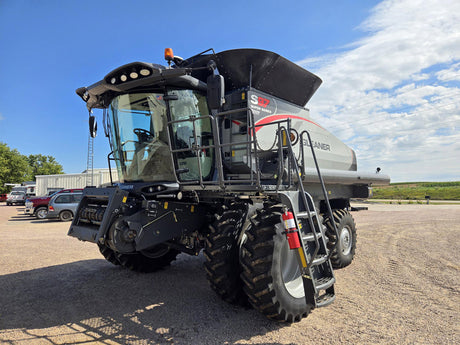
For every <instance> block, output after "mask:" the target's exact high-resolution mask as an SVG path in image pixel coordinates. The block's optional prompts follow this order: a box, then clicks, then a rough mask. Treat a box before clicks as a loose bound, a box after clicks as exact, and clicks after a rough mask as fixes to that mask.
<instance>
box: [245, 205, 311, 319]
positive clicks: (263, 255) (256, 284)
mask: <svg viewBox="0 0 460 345" xmlns="http://www.w3.org/2000/svg"><path fill="white" fill-rule="evenodd" d="M282 207H283V205H268V207H267V205H266V207H265V208H264V209H262V210H258V211H257V214H256V215H255V216H254V217H253V218H252V219H251V223H252V225H251V226H250V227H249V229H248V230H247V231H246V235H247V239H246V242H245V243H244V244H243V250H242V258H241V265H242V267H243V273H242V274H241V277H242V279H243V282H244V284H245V286H244V291H245V292H246V294H247V296H248V297H249V302H250V303H251V304H252V306H253V307H254V308H255V309H257V310H259V311H260V312H261V313H262V314H264V315H265V316H266V317H268V318H269V319H271V320H275V321H281V322H297V321H300V320H301V319H302V318H303V317H306V316H307V315H308V314H309V313H310V311H311V309H312V306H310V305H307V303H306V300H305V291H304V289H303V281H302V277H301V275H300V269H299V266H298V263H297V259H296V257H295V255H296V254H295V253H293V252H292V251H290V249H289V245H288V242H287V240H286V237H285V235H284V234H282V232H283V231H284V229H283V225H282V223H281V215H282Z"/></svg>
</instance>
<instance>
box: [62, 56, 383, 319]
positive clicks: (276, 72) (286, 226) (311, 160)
mask: <svg viewBox="0 0 460 345" xmlns="http://www.w3.org/2000/svg"><path fill="white" fill-rule="evenodd" d="M165 57H166V60H167V62H168V66H166V67H165V66H162V65H157V64H152V63H143V62H133V63H130V64H127V65H124V66H121V67H119V68H117V69H115V70H113V71H112V72H110V73H109V74H107V75H106V76H105V77H104V78H103V79H102V80H101V81H99V82H97V83H95V84H93V85H91V86H89V87H82V88H79V89H78V90H77V94H78V95H79V96H80V97H81V98H82V99H83V100H84V101H85V102H86V105H87V108H88V110H89V111H90V132H91V133H92V135H93V136H95V129H96V126H95V123H96V122H95V117H94V116H93V115H91V113H92V109H95V108H100V109H103V114H104V121H103V122H104V130H105V134H106V136H107V137H108V139H109V142H110V145H111V148H112V150H113V151H112V152H111V153H110V154H109V156H108V160H109V167H110V166H111V161H115V165H116V168H117V171H118V176H119V179H120V182H119V183H113V185H112V186H110V187H105V188H93V187H88V188H85V190H84V195H83V199H82V201H81V203H80V206H79V209H78V211H77V214H76V216H75V218H74V220H73V222H72V225H71V227H70V229H69V233H68V234H69V235H70V236H73V237H76V238H78V239H80V240H83V241H89V242H93V243H96V244H97V245H98V246H99V249H100V251H101V253H102V255H103V256H104V257H105V258H106V259H107V260H108V261H110V262H111V263H113V264H115V265H121V266H123V267H127V268H129V269H132V270H135V271H142V272H151V271H155V270H157V269H160V268H162V267H164V266H167V265H169V264H170V263H171V262H172V261H173V260H175V258H176V256H177V255H178V254H179V253H187V254H191V255H198V254H199V253H200V251H201V250H202V249H204V256H205V258H206V262H205V270H206V273H207V278H208V280H209V282H210V285H211V287H212V289H213V290H214V291H215V292H216V293H217V294H218V295H220V296H221V297H222V298H223V299H224V300H226V301H228V302H231V303H239V302H243V301H245V300H249V302H250V303H251V304H252V306H253V307H254V308H256V309H257V310H259V311H260V312H261V313H262V314H264V315H265V316H267V317H268V318H270V319H272V320H277V321H287V322H295V321H299V320H301V319H302V317H305V316H307V315H308V313H309V312H310V311H311V310H312V309H314V308H318V307H322V306H326V305H328V304H330V303H331V302H332V301H334V299H335V294H334V283H335V281H336V280H335V277H334V271H333V269H334V268H341V267H345V266H347V265H349V264H350V263H351V261H352V260H353V256H354V253H355V246H356V227H355V223H354V220H353V218H352V216H351V215H350V213H349V209H350V198H367V197H368V196H369V187H370V186H371V185H372V184H388V183H389V177H388V176H386V175H383V174H376V173H360V172H358V171H357V164H356V156H355V153H354V151H353V150H352V149H351V148H349V147H348V146H346V145H345V144H344V143H342V142H341V141H340V140H338V139H337V138H336V137H335V136H333V135H332V134H331V133H329V132H328V131H327V130H325V129H324V128H323V127H321V126H320V125H319V124H317V123H315V122H314V121H313V120H312V119H311V118H310V115H309V111H308V110H307V109H306V108H305V105H306V103H307V102H308V101H309V99H310V98H311V97H312V96H313V94H314V93H315V91H316V90H317V89H318V87H319V86H320V84H321V79H320V78H318V77H317V76H316V75H314V74H312V73H310V72H308V71H306V70H304V69H303V68H301V67H299V66H298V65H296V64H294V63H292V62H290V61H288V60H286V59H285V58H283V57H281V56H279V55H277V54H275V53H272V52H268V51H263V50H256V49H237V50H229V51H224V52H220V53H215V52H214V50H212V49H211V50H208V51H205V52H203V53H200V54H198V55H196V56H193V57H191V58H188V59H185V60H184V59H182V58H179V57H177V56H174V55H173V53H172V50H171V49H166V52H165ZM178 278H179V277H178Z"/></svg>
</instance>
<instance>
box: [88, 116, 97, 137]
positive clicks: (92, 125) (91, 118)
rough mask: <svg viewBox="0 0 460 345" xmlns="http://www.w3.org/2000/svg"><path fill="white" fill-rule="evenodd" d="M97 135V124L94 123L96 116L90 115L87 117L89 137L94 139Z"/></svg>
mask: <svg viewBox="0 0 460 345" xmlns="http://www.w3.org/2000/svg"><path fill="white" fill-rule="evenodd" d="M96 134H97V122H96V116H94V115H90V116H89V135H90V136H91V138H96Z"/></svg>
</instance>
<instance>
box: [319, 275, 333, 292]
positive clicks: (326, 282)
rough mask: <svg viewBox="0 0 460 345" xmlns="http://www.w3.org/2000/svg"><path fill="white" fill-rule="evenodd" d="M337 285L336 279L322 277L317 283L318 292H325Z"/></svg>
mask: <svg viewBox="0 0 460 345" xmlns="http://www.w3.org/2000/svg"><path fill="white" fill-rule="evenodd" d="M334 283H335V278H334V277H322V278H319V279H318V280H316V281H315V288H316V291H319V290H325V289H327V288H329V287H331V286H332V285H334Z"/></svg>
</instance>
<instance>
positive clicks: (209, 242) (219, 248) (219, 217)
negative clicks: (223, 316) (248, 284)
mask: <svg viewBox="0 0 460 345" xmlns="http://www.w3.org/2000/svg"><path fill="white" fill-rule="evenodd" d="M246 212H247V206H246V205H242V204H233V205H230V206H229V207H227V206H223V209H222V210H221V211H220V212H219V214H216V220H215V221H214V222H213V223H212V224H211V225H210V226H209V230H210V233H209V235H208V236H207V238H206V248H205V249H204V256H205V258H206V262H205V264H204V268H205V271H206V276H207V278H208V281H209V284H210V286H211V288H212V289H213V290H214V291H215V292H216V293H217V294H218V295H219V296H220V297H221V298H222V299H223V300H224V301H226V302H229V303H234V304H242V305H244V304H247V302H246V301H247V297H246V296H245V294H244V291H243V282H242V281H241V278H240V274H241V267H240V263H239V256H240V255H239V253H240V248H239V246H238V238H239V235H240V233H241V230H242V226H243V223H244V221H245V218H246Z"/></svg>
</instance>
